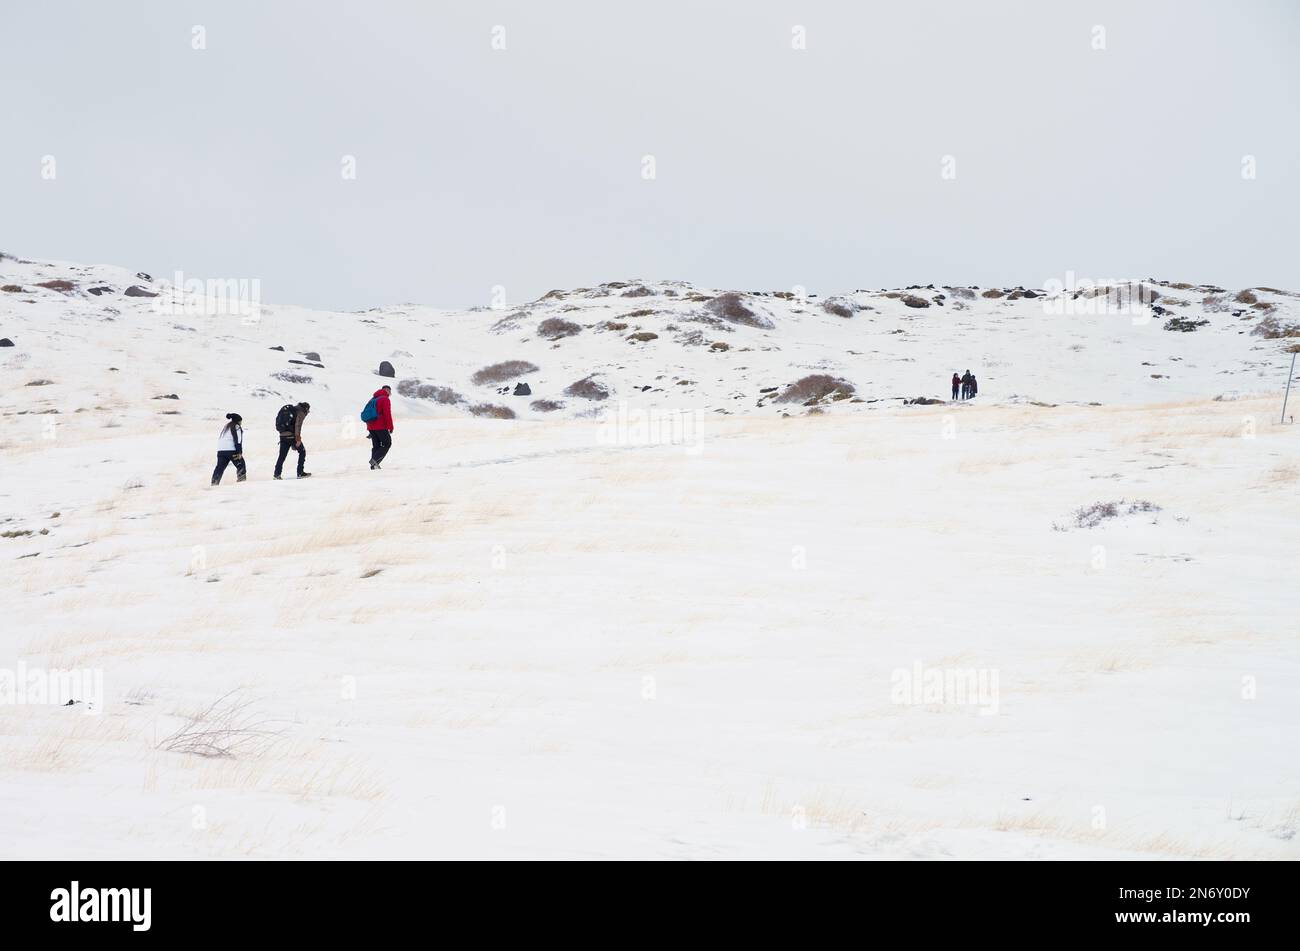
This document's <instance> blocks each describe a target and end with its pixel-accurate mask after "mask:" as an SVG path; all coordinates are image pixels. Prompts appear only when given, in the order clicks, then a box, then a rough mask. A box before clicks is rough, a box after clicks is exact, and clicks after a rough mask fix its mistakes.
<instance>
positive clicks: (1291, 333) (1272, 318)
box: [1250, 314, 1300, 340]
mask: <svg viewBox="0 0 1300 951" xmlns="http://www.w3.org/2000/svg"><path fill="white" fill-rule="evenodd" d="M1250 332H1251V334H1252V335H1253V336H1256V337H1263V338H1264V339H1265V340H1277V339H1279V338H1281V337H1300V324H1284V323H1283V322H1282V321H1280V320H1278V319H1277V316H1276V315H1274V314H1269V315H1268V316H1267V317H1265V318H1264V319H1263V320H1261V321H1260V322H1259V323H1257V324H1256V325H1255V326H1254V328H1252V329H1251V331H1250Z"/></svg>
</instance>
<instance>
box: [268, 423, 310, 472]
mask: <svg viewBox="0 0 1300 951" xmlns="http://www.w3.org/2000/svg"><path fill="white" fill-rule="evenodd" d="M292 448H293V437H292V436H285V435H284V434H283V433H281V434H280V455H279V457H278V458H276V460H275V474H276V477H277V478H278V477H279V476H280V474H281V473H282V472H283V471H284V460H285V457H287V456H288V455H289V450H290V449H292ZM306 465H307V447H306V446H304V445H302V444H301V443H299V445H298V475H302V472H303V469H304V468H305V467H306Z"/></svg>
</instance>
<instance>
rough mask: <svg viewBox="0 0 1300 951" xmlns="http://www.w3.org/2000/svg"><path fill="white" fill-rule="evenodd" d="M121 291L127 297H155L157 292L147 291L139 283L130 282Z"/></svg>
mask: <svg viewBox="0 0 1300 951" xmlns="http://www.w3.org/2000/svg"><path fill="white" fill-rule="evenodd" d="M122 293H124V294H125V295H126V296H127V297H157V296H158V294H157V293H156V292H155V291H147V290H145V289H144V288H143V287H141V286H140V285H139V284H132V285H131V286H130V287H128V288H127V289H126V290H125V291H123V292H122Z"/></svg>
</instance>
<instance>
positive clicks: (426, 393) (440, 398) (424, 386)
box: [397, 379, 464, 405]
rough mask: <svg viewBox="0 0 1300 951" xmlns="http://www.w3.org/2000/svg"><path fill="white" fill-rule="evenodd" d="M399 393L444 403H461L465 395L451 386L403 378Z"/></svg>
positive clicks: (415, 398)
mask: <svg viewBox="0 0 1300 951" xmlns="http://www.w3.org/2000/svg"><path fill="white" fill-rule="evenodd" d="M397 395H398V396H405V397H406V398H407V399H412V400H430V401H432V402H434V403H442V404H443V405H451V404H454V403H460V402H462V401H463V400H464V397H463V396H461V395H460V394H459V393H457V392H456V391H455V390H453V389H452V388H451V387H449V386H435V385H434V384H432V383H421V382H420V381H419V380H415V379H409V380H402V381H401V382H400V383H398V384H397Z"/></svg>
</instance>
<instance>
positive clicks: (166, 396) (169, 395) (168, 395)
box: [154, 393, 180, 400]
mask: <svg viewBox="0 0 1300 951" xmlns="http://www.w3.org/2000/svg"><path fill="white" fill-rule="evenodd" d="M154 399H156V400H178V399H180V397H179V396H177V395H176V394H175V393H166V394H164V395H162V396H155V397H154Z"/></svg>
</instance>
